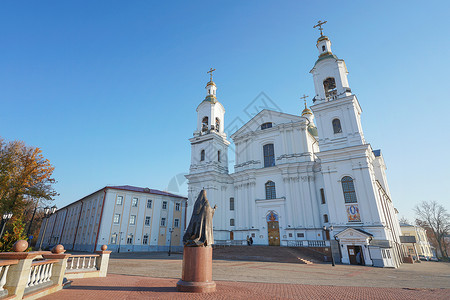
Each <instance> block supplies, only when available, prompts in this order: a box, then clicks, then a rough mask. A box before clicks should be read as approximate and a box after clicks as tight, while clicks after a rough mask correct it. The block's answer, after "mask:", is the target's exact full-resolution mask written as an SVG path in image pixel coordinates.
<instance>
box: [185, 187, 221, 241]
mask: <svg viewBox="0 0 450 300" xmlns="http://www.w3.org/2000/svg"><path fill="white" fill-rule="evenodd" d="M216 208H217V205H215V206H214V208H211V206H210V205H209V201H208V199H206V191H205V190H202V191H201V192H200V194H199V195H198V198H197V201H195V204H194V209H193V211H192V217H191V221H190V222H189V226H188V228H187V229H186V232H185V233H184V236H183V244H184V246H185V247H207V246H211V245H212V244H214V237H213V226H212V219H213V216H214V212H215V210H216Z"/></svg>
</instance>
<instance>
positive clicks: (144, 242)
mask: <svg viewBox="0 0 450 300" xmlns="http://www.w3.org/2000/svg"><path fill="white" fill-rule="evenodd" d="M142 244H144V245H147V244H148V234H145V235H144V237H143V238H142Z"/></svg>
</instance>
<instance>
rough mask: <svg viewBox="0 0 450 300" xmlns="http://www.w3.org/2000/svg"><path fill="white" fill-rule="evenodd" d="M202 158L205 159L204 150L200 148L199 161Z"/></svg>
mask: <svg viewBox="0 0 450 300" xmlns="http://www.w3.org/2000/svg"><path fill="white" fill-rule="evenodd" d="M204 160H205V150H202V152H200V161H204Z"/></svg>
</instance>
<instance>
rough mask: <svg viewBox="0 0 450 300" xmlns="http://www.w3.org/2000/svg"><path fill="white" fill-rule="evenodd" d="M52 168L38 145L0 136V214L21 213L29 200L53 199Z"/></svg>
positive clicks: (53, 181) (18, 214) (30, 201)
mask: <svg viewBox="0 0 450 300" xmlns="http://www.w3.org/2000/svg"><path fill="white" fill-rule="evenodd" d="M53 170H54V167H53V166H52V165H51V163H50V161H49V160H48V159H45V158H44V156H43V155H42V151H41V149H39V148H35V147H30V146H27V145H25V143H24V142H22V141H12V142H5V141H4V140H3V139H1V138H0V214H3V213H4V212H7V211H11V212H12V213H13V214H14V215H17V216H21V215H22V214H23V211H24V209H25V208H26V206H27V205H29V204H31V203H37V202H38V201H45V200H48V201H52V200H53V198H54V197H55V196H56V195H57V193H56V191H55V190H54V188H53V185H54V183H55V179H53V178H52V174H53Z"/></svg>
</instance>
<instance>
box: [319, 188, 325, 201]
mask: <svg viewBox="0 0 450 300" xmlns="http://www.w3.org/2000/svg"><path fill="white" fill-rule="evenodd" d="M320 199H321V200H322V204H325V191H324V189H320Z"/></svg>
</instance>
